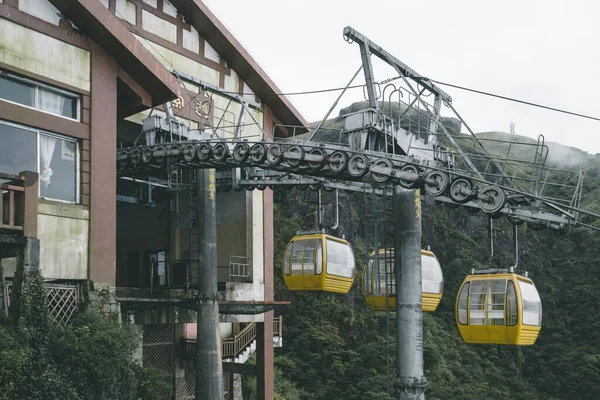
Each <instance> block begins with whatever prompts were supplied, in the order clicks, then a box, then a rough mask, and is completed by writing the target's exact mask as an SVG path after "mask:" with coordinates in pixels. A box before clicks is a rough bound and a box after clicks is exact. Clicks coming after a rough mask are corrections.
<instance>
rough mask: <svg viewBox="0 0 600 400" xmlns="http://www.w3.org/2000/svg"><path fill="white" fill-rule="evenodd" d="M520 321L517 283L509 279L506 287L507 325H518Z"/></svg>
mask: <svg viewBox="0 0 600 400" xmlns="http://www.w3.org/2000/svg"><path fill="white" fill-rule="evenodd" d="M517 321H518V309H517V295H516V293H515V285H514V284H513V283H512V282H511V281H509V282H508V288H507V289H506V325H509V326H513V325H516V324H517Z"/></svg>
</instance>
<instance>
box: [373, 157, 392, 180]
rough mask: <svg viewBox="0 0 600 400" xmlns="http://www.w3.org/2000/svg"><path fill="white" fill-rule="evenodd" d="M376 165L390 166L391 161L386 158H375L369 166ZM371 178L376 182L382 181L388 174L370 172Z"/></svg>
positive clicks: (386, 178) (388, 177)
mask: <svg viewBox="0 0 600 400" xmlns="http://www.w3.org/2000/svg"><path fill="white" fill-rule="evenodd" d="M373 165H375V166H377V167H382V168H392V167H393V165H392V162H391V161H390V160H388V159H387V158H380V159H379V160H376V161H375V162H374V163H373V164H371V166H373ZM371 178H372V179H373V181H375V182H377V183H384V182H386V181H387V180H388V179H390V176H389V175H385V174H379V173H377V172H371Z"/></svg>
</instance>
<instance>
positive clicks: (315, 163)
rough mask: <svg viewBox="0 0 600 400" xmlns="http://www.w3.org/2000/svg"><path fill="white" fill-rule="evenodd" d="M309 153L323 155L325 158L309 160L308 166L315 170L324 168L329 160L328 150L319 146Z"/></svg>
mask: <svg viewBox="0 0 600 400" xmlns="http://www.w3.org/2000/svg"><path fill="white" fill-rule="evenodd" d="M308 154H312V155H313V156H321V157H323V160H321V161H309V162H308V167H309V168H310V169H314V170H319V169H322V168H323V167H324V166H325V163H326V160H327V152H326V151H325V150H323V149H320V148H318V147H315V148H313V149H311V150H310V151H309V152H308Z"/></svg>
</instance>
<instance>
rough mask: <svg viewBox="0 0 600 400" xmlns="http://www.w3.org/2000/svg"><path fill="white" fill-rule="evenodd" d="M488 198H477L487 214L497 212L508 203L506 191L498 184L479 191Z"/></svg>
mask: <svg viewBox="0 0 600 400" xmlns="http://www.w3.org/2000/svg"><path fill="white" fill-rule="evenodd" d="M479 194H480V195H484V196H486V197H487V198H486V199H481V198H478V199H477V204H479V208H481V209H482V210H483V211H484V212H485V213H486V214H495V213H497V212H498V211H500V210H502V208H504V205H505V204H506V193H504V190H502V189H500V188H499V187H498V186H488V187H485V188H483V189H481V190H480V191H479Z"/></svg>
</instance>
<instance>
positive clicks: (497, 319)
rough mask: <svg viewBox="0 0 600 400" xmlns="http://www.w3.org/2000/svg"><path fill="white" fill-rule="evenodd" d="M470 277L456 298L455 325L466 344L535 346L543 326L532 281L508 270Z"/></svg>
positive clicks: (540, 307)
mask: <svg viewBox="0 0 600 400" xmlns="http://www.w3.org/2000/svg"><path fill="white" fill-rule="evenodd" d="M474 272H475V271H473V274H472V275H469V276H467V278H466V279H465V281H464V282H463V284H462V286H461V288H460V291H459V292H458V293H459V294H458V296H457V298H456V325H457V326H458V330H459V332H460V335H461V336H462V338H463V340H464V341H465V342H466V343H479V344H512V345H522V346H525V345H532V344H534V343H535V341H536V339H537V337H538V334H539V333H540V329H541V327H542V302H541V300H540V296H539V294H538V291H537V289H536V287H535V285H534V284H533V281H532V280H531V279H529V278H528V277H527V276H522V275H518V274H516V273H514V269H513V268H511V269H509V270H487V271H480V272H479V273H478V274H475V273H474Z"/></svg>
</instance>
